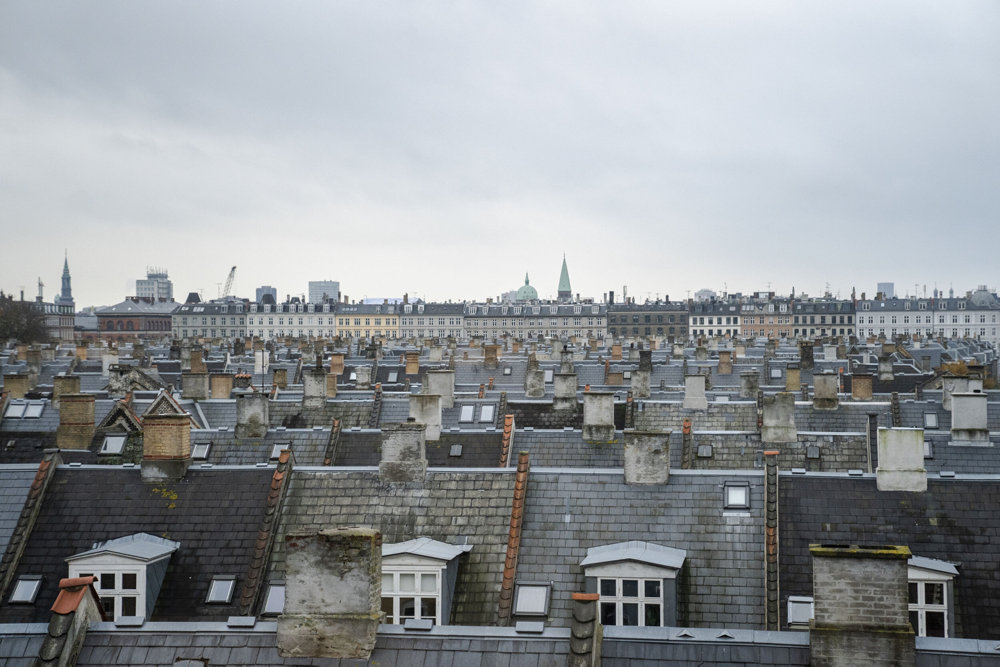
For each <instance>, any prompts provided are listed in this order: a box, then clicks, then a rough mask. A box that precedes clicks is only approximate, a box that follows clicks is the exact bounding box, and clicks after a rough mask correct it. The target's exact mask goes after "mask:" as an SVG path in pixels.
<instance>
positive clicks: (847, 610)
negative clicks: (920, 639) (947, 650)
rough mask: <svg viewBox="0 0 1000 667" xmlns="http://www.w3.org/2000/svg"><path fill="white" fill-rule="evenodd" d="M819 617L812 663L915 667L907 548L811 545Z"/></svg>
mask: <svg viewBox="0 0 1000 667" xmlns="http://www.w3.org/2000/svg"><path fill="white" fill-rule="evenodd" d="M809 552H810V553H811V554H812V562H813V599H814V605H815V617H814V619H813V620H812V621H810V623H809V644H810V654H811V662H812V664H813V665H817V666H822V667H827V666H829V667H839V666H840V665H843V666H844V667H847V666H850V667H856V666H857V665H866V667H881V666H883V665H884V666H886V667H888V666H889V665H913V664H915V661H916V655H915V653H916V642H915V641H914V634H913V628H912V627H911V626H910V615H909V588H908V581H907V561H908V560H909V558H910V555H911V554H910V550H909V548H907V547H905V546H883V547H860V546H839V545H838V546H825V545H819V544H812V545H810V546H809Z"/></svg>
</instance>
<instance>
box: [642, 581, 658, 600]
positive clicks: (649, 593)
mask: <svg viewBox="0 0 1000 667" xmlns="http://www.w3.org/2000/svg"><path fill="white" fill-rule="evenodd" d="M645 594H646V597H648V598H658V597H660V580H659V579H649V580H647V581H646V582H645Z"/></svg>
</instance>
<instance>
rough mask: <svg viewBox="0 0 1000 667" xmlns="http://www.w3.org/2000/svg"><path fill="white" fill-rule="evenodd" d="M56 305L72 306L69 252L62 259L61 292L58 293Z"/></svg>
mask: <svg viewBox="0 0 1000 667" xmlns="http://www.w3.org/2000/svg"><path fill="white" fill-rule="evenodd" d="M56 303H61V304H66V305H72V304H73V287H72V285H71V284H70V277H69V251H66V257H65V259H63V272H62V290H61V291H60V293H59V297H58V298H57V299H56Z"/></svg>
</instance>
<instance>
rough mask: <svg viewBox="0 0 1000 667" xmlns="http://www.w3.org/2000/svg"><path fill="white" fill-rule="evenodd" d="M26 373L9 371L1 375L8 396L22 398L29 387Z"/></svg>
mask: <svg viewBox="0 0 1000 667" xmlns="http://www.w3.org/2000/svg"><path fill="white" fill-rule="evenodd" d="M29 384H30V382H29V379H28V374H27V373H10V374H9V375H4V376H3V388H4V391H6V392H7V395H8V398H11V399H15V398H24V396H25V394H27V393H28V391H29V390H30V389H31V387H30V386H29Z"/></svg>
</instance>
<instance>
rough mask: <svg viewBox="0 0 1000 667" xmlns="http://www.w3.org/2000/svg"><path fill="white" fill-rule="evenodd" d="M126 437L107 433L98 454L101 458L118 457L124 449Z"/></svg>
mask: <svg viewBox="0 0 1000 667" xmlns="http://www.w3.org/2000/svg"><path fill="white" fill-rule="evenodd" d="M126 439H128V436H127V435H125V434H124V433H109V434H108V435H106V436H104V442H103V443H102V444H101V449H100V451H99V452H97V453H98V454H100V455H102V456H118V455H119V454H121V453H122V450H123V449H125V440H126Z"/></svg>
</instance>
